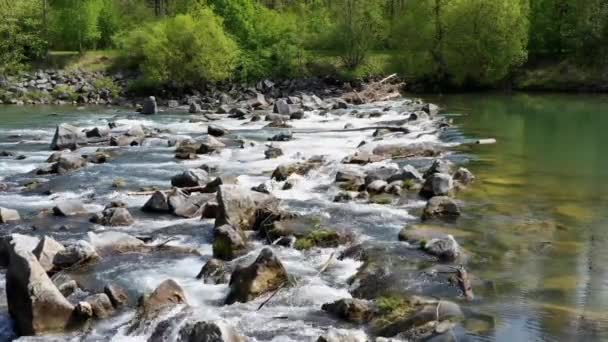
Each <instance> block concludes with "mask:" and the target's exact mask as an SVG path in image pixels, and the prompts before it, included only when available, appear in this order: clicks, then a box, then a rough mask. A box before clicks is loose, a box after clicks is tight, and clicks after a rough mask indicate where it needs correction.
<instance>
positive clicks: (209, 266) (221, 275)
mask: <svg viewBox="0 0 608 342" xmlns="http://www.w3.org/2000/svg"><path fill="white" fill-rule="evenodd" d="M227 270H228V269H227V267H226V263H225V262H224V261H222V260H220V259H215V258H213V259H209V260H208V261H207V262H206V263H205V265H203V268H201V271H200V272H199V273H198V275H197V276H196V279H202V280H203V282H204V283H205V284H225V283H227V282H228V280H229V279H228V272H227Z"/></svg>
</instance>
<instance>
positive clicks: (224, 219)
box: [215, 184, 257, 230]
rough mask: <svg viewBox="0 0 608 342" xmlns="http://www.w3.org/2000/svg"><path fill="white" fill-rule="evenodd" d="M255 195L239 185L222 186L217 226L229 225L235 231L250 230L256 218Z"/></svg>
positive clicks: (219, 196)
mask: <svg viewBox="0 0 608 342" xmlns="http://www.w3.org/2000/svg"><path fill="white" fill-rule="evenodd" d="M253 194H254V193H253V192H252V191H251V190H247V189H243V188H241V187H239V186H237V185H231V184H223V185H220V188H219V191H218V192H217V203H218V205H219V212H218V216H217V219H216V221H215V226H216V227H219V226H222V225H225V224H227V225H229V226H232V227H234V228H235V229H242V230H246V229H250V227H251V225H252V224H253V221H254V218H255V210H256V207H257V206H256V203H255V200H254V195H253Z"/></svg>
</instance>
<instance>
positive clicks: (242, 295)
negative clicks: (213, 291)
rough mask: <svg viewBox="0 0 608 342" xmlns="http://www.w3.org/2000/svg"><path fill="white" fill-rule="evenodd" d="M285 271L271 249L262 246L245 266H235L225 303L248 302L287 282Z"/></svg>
mask: <svg viewBox="0 0 608 342" xmlns="http://www.w3.org/2000/svg"><path fill="white" fill-rule="evenodd" d="M287 281H288V279H287V271H286V270H285V268H284V267H283V264H282V263H281V261H280V260H279V259H278V258H277V257H276V256H275V255H274V253H273V252H272V250H271V249H269V248H264V249H263V250H262V251H261V252H260V254H259V255H258V257H257V259H256V260H255V261H254V262H253V263H252V264H251V265H249V266H247V267H237V269H235V270H234V272H232V276H231V277H230V292H229V293H228V297H227V298H226V301H225V303H226V304H228V305H230V304H233V303H235V302H242V303H244V302H248V301H250V300H252V299H254V298H256V297H258V296H260V295H262V294H264V293H267V292H270V291H274V290H276V289H278V288H279V287H281V286H285V284H286V283H287Z"/></svg>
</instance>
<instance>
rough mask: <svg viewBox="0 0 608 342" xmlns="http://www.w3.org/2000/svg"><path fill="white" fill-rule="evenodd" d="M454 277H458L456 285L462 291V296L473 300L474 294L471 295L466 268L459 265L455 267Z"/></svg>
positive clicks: (471, 290) (471, 289) (471, 287)
mask: <svg viewBox="0 0 608 342" xmlns="http://www.w3.org/2000/svg"><path fill="white" fill-rule="evenodd" d="M456 277H457V279H458V285H460V288H461V289H462V292H464V296H465V298H466V299H467V300H473V299H474V298H475V296H474V295H473V286H471V280H470V279H469V274H468V273H467V270H466V269H465V268H464V267H462V266H460V267H458V268H457V269H456Z"/></svg>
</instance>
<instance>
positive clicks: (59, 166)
mask: <svg viewBox="0 0 608 342" xmlns="http://www.w3.org/2000/svg"><path fill="white" fill-rule="evenodd" d="M86 165H87V160H86V159H84V158H82V157H81V156H79V155H75V154H71V153H63V154H61V155H60V156H59V158H58V160H57V162H55V163H54V164H53V165H52V166H51V172H52V173H56V174H60V175H63V174H66V173H68V172H71V171H75V170H78V169H80V168H82V167H84V166H86Z"/></svg>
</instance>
